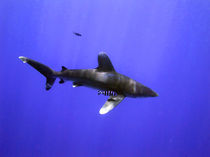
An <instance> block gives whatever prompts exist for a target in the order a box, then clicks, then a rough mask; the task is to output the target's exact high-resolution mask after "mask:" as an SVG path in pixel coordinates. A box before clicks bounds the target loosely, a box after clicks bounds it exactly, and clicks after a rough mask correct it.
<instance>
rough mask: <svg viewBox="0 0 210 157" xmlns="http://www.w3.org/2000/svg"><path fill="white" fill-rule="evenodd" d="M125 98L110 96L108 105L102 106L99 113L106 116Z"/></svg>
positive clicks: (122, 96)
mask: <svg viewBox="0 0 210 157" xmlns="http://www.w3.org/2000/svg"><path fill="white" fill-rule="evenodd" d="M124 98H125V96H124V95H117V96H110V97H109V99H108V100H107V101H106V103H105V104H104V105H103V106H102V108H101V109H100V111H99V113H100V114H106V113H108V112H109V111H111V110H112V109H113V108H115V107H116V106H117V105H118V104H119V103H120V102H121V101H122V100H123V99H124Z"/></svg>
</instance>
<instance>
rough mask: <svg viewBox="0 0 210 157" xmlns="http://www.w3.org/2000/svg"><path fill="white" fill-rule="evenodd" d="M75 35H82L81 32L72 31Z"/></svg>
mask: <svg viewBox="0 0 210 157" xmlns="http://www.w3.org/2000/svg"><path fill="white" fill-rule="evenodd" d="M73 33H74V34H75V35H76V36H79V37H81V36H82V34H80V33H77V32H73Z"/></svg>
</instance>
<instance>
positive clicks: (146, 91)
mask: <svg viewBox="0 0 210 157" xmlns="http://www.w3.org/2000/svg"><path fill="white" fill-rule="evenodd" d="M143 95H144V96H146V97H156V96H158V94H157V93H156V92H155V91H153V90H152V89H150V88H148V87H144V88H143Z"/></svg>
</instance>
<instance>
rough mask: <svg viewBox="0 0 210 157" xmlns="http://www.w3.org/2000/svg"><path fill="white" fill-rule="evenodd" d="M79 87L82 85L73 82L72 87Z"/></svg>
mask: <svg viewBox="0 0 210 157" xmlns="http://www.w3.org/2000/svg"><path fill="white" fill-rule="evenodd" d="M79 86H82V83H81V82H73V85H72V87H74V88H75V87H79Z"/></svg>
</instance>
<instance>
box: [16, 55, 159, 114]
mask: <svg viewBox="0 0 210 157" xmlns="http://www.w3.org/2000/svg"><path fill="white" fill-rule="evenodd" d="M19 58H20V59H21V60H22V61H23V62H24V63H28V64H29V65H31V66H32V67H34V68H35V69H36V70H38V71H39V72H40V73H41V74H43V75H44V76H45V77H46V79H47V81H46V90H49V89H50V88H51V87H52V85H53V84H54V82H55V79H56V78H60V82H59V83H60V84H62V83H64V82H65V81H73V87H78V86H87V87H91V88H95V89H98V90H102V91H113V92H115V93H117V95H114V96H113V95H111V96H110V97H109V98H108V100H107V101H106V103H105V104H104V105H103V107H102V108H101V109H100V111H99V113H100V114H106V113H108V112H109V111H111V110H112V109H113V108H114V107H116V106H117V105H118V104H119V103H120V102H121V101H122V100H123V99H124V98H125V97H156V96H158V94H157V93H156V92H154V91H153V90H152V89H150V88H148V87H146V86H144V85H142V84H141V83H139V82H137V81H135V80H133V79H131V78H129V77H127V76H125V75H122V74H120V73H117V72H116V71H115V69H114V67H113V65H112V63H111V61H110V59H109V57H108V56H107V55H106V54H105V53H99V55H98V67H97V68H95V69H67V68H66V67H64V66H62V70H61V71H60V72H57V71H54V70H52V69H51V68H49V67H48V66H46V65H44V64H42V63H39V62H37V61H34V60H32V59H29V58H27V57H23V56H20V57H19Z"/></svg>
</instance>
